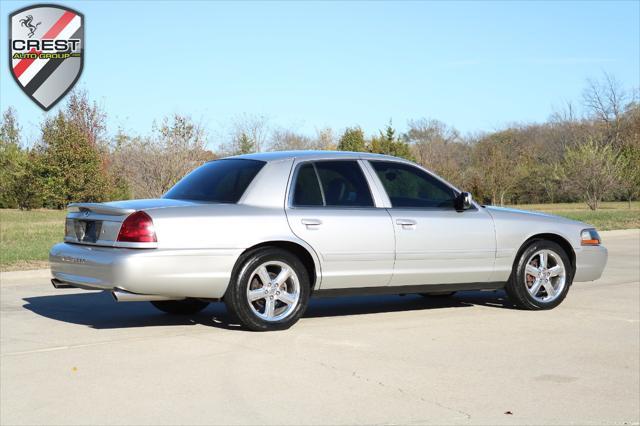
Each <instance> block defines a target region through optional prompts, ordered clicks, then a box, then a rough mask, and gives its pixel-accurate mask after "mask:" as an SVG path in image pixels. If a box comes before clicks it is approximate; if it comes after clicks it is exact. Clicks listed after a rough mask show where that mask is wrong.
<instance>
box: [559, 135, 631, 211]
mask: <svg viewBox="0 0 640 426" xmlns="http://www.w3.org/2000/svg"><path fill="white" fill-rule="evenodd" d="M601 139H602V138H600V140H598V137H597V136H591V137H590V138H589V139H588V140H587V141H586V142H585V143H583V144H581V145H578V146H576V147H572V148H569V149H568V150H567V152H566V153H565V156H564V161H563V163H562V173H563V181H564V183H565V185H566V186H567V189H568V190H569V192H570V193H572V194H574V195H576V196H578V197H579V198H580V199H582V200H583V201H584V202H585V203H587V205H588V206H589V208H590V209H591V210H597V209H598V207H599V205H600V202H601V201H602V200H603V199H604V198H605V197H606V196H607V195H609V194H611V193H612V191H613V190H615V189H616V188H617V187H618V185H619V182H620V178H621V176H622V172H623V170H624V167H625V162H624V159H623V157H621V156H620V155H619V153H618V152H616V150H615V149H614V148H613V147H612V146H611V144H607V143H604V142H603V141H602V140H601Z"/></svg>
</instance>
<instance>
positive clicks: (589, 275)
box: [573, 246, 608, 282]
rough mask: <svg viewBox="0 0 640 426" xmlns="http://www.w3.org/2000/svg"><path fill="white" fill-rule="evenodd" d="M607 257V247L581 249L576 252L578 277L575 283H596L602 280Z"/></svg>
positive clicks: (574, 279) (575, 278)
mask: <svg viewBox="0 0 640 426" xmlns="http://www.w3.org/2000/svg"><path fill="white" fill-rule="evenodd" d="M607 257H608V252H607V249H606V247H603V246H584V247H580V249H578V250H576V275H575V277H574V278H573V281H574V282H580V281H594V280H597V279H598V278H600V277H601V276H602V272H603V271H604V267H605V266H606V264H607Z"/></svg>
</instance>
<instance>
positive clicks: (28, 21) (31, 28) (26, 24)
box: [20, 15, 42, 38]
mask: <svg viewBox="0 0 640 426" xmlns="http://www.w3.org/2000/svg"><path fill="white" fill-rule="evenodd" d="M32 22H33V15H27V16H26V18H23V19H21V20H20V25H22V26H23V27H27V28H29V38H31V37H33V35H34V34H35V33H36V30H37V29H38V26H39V25H40V24H42V22H38V23H37V24H35V25H33V24H32Z"/></svg>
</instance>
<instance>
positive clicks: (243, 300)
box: [224, 247, 311, 331]
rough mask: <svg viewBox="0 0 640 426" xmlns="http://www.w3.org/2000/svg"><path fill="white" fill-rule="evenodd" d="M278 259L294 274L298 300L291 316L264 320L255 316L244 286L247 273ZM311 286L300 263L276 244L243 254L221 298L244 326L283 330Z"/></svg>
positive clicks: (300, 310) (301, 310)
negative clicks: (296, 279) (298, 284)
mask: <svg viewBox="0 0 640 426" xmlns="http://www.w3.org/2000/svg"><path fill="white" fill-rule="evenodd" d="M269 261H279V262H283V263H286V264H287V265H289V266H290V267H291V268H292V269H293V270H294V271H295V273H296V275H297V276H298V281H299V283H300V299H299V301H298V305H297V306H296V308H295V310H294V311H293V313H291V315H289V316H288V317H287V318H285V319H282V320H280V321H274V322H271V321H265V320H263V319H262V318H260V317H258V316H256V315H255V313H254V312H253V311H252V310H251V308H250V307H249V304H248V302H247V286H248V285H249V279H250V278H251V273H252V272H253V271H254V270H255V269H256V268H257V267H258V266H260V265H261V264H263V263H265V262H269ZM310 293H311V287H310V284H309V276H308V273H307V270H306V269H305V267H304V265H303V264H302V262H301V261H300V260H299V259H298V258H297V257H296V256H295V255H293V254H291V253H290V252H288V251H286V250H282V249H279V248H276V247H264V248H260V249H257V250H255V251H252V252H250V253H247V254H246V255H244V256H243V257H242V258H241V259H240V260H239V261H238V267H237V268H236V270H235V271H234V274H233V276H232V278H231V282H230V283H229V288H228V289H227V292H226V294H225V296H224V301H225V303H226V305H227V307H228V309H229V311H230V313H231V314H232V315H233V316H234V317H235V318H236V319H237V320H238V321H239V322H240V324H242V325H243V326H245V327H246V328H248V329H249V330H253V331H270V330H285V329H287V328H289V327H291V326H292V325H293V324H295V323H296V322H297V321H298V319H300V317H301V316H302V315H303V314H304V311H305V310H306V309H307V304H308V302H309V296H310Z"/></svg>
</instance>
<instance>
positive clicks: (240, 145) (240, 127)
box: [222, 113, 269, 155]
mask: <svg viewBox="0 0 640 426" xmlns="http://www.w3.org/2000/svg"><path fill="white" fill-rule="evenodd" d="M268 139H269V121H268V119H267V118H266V117H265V116H263V115H254V114H246V113H245V114H241V115H239V116H237V117H236V118H234V119H233V120H232V123H231V130H230V131H229V141H228V143H226V144H225V145H223V146H222V151H223V152H224V153H226V154H230V155H236V154H248V153H251V152H259V151H263V150H264V149H266V145H267V141H268Z"/></svg>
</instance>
